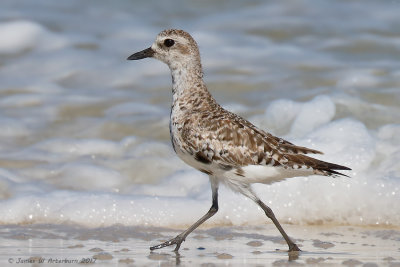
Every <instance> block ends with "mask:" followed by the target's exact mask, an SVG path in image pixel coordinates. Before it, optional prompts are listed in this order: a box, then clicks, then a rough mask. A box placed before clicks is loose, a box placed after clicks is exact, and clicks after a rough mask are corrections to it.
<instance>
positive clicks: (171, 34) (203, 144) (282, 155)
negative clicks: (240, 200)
mask: <svg viewBox="0 0 400 267" xmlns="http://www.w3.org/2000/svg"><path fill="white" fill-rule="evenodd" d="M147 57H152V58H156V59H159V60H161V61H163V62H164V63H166V64H167V65H168V66H169V68H170V70H171V74H172V97H173V103H172V108H171V120H170V125H169V126H170V134H171V141H172V146H173V148H174V150H175V152H176V154H178V156H179V157H180V158H181V159H182V160H183V161H184V162H186V163H187V164H189V165H190V166H192V167H194V168H196V169H198V170H199V171H201V172H203V173H206V174H208V176H209V179H210V183H211V189H212V205H211V208H210V210H209V211H208V212H207V213H206V214H205V215H204V216H203V217H201V218H200V219H199V220H198V221H197V222H196V223H195V224H193V225H192V226H190V227H189V228H188V229H187V230H186V231H184V232H182V233H181V234H179V235H178V236H176V237H175V238H172V239H171V240H169V241H166V242H164V243H162V244H160V245H157V246H153V247H150V249H151V250H154V249H159V248H163V247H166V246H170V245H176V247H175V251H178V250H179V248H180V246H181V244H182V242H183V241H184V240H185V238H186V237H187V236H188V235H189V234H190V233H191V232H192V231H193V230H194V229H196V228H197V227H198V226H199V225H201V224H202V223H203V222H205V221H206V220H207V219H209V218H210V217H211V216H213V215H214V214H215V213H216V212H217V211H218V185H219V183H222V184H225V185H226V186H228V187H229V188H231V189H232V190H234V191H236V192H240V193H242V194H243V195H245V196H247V197H249V198H250V199H252V200H253V201H254V202H255V203H257V204H258V205H259V206H260V207H261V208H262V209H263V210H264V212H265V214H266V215H267V216H268V218H270V219H271V220H272V222H273V223H274V224H275V226H276V227H277V228H278V230H279V232H280V233H281V234H282V236H283V238H284V239H285V240H286V243H287V244H288V246H289V251H300V249H299V248H298V246H297V245H296V244H295V243H294V242H293V241H292V240H291V239H290V238H289V236H288V235H287V234H286V232H285V231H284V230H283V228H282V226H281V225H280V223H279V222H278V220H277V219H276V217H275V215H274V213H273V212H272V210H271V209H270V208H269V207H268V206H267V205H265V204H264V203H263V202H262V201H261V200H260V199H259V198H258V197H257V196H256V194H255V193H254V192H253V190H252V189H251V184H252V183H266V184H271V183H274V182H278V181H281V180H283V179H286V178H290V177H296V176H309V175H313V174H318V175H325V176H337V175H343V176H346V175H344V174H341V173H339V172H337V171H336V170H350V168H348V167H345V166H341V165H337V164H333V163H329V162H324V161H321V160H318V159H314V158H311V157H309V156H306V155H305V154H308V153H311V154H322V153H321V152H320V151H317V150H314V149H309V148H306V147H301V146H296V145H294V144H292V143H290V142H288V141H286V140H283V139H281V138H278V137H275V136H273V135H272V134H270V133H268V132H265V131H263V130H261V129H259V128H258V127H256V126H254V125H253V124H251V123H250V122H249V121H247V120H245V119H243V118H241V117H239V116H238V115H236V114H234V113H232V112H229V111H227V110H225V109H224V108H222V107H221V106H220V105H219V104H218V103H217V102H216V100H215V99H214V98H213V97H212V96H211V94H210V93H209V91H208V90H207V87H206V85H205V83H204V81H203V70H202V66H201V61H200V53H199V49H198V47H197V43H196V42H195V40H194V39H193V38H192V37H191V36H190V34H188V33H186V32H184V31H182V30H175V29H171V30H165V31H162V32H161V33H159V34H158V35H157V38H156V40H155V42H154V43H153V45H152V46H151V47H149V48H147V49H145V50H143V51H140V52H137V53H135V54H133V55H131V56H130V57H128V59H129V60H137V59H143V58H147Z"/></svg>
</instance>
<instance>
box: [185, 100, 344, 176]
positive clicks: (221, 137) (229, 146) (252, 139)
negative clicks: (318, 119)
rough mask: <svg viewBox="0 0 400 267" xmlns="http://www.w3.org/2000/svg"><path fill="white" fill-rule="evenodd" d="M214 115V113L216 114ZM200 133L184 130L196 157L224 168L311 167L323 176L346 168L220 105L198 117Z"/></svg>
mask: <svg viewBox="0 0 400 267" xmlns="http://www.w3.org/2000/svg"><path fill="white" fill-rule="evenodd" d="M216 114H217V115H216ZM198 126H199V129H200V133H194V132H193V130H190V129H188V133H189V132H190V133H189V134H188V136H186V138H189V139H190V140H191V141H190V142H191V143H192V144H196V145H195V146H194V147H192V148H193V150H194V153H195V154H196V157H197V158H198V159H199V160H201V161H203V162H209V163H211V162H213V161H214V162H216V163H218V164H220V165H221V166H226V168H239V167H243V166H247V165H272V166H280V165H281V166H283V167H285V168H292V169H298V168H312V169H314V170H320V171H321V172H322V173H321V174H324V175H330V174H340V173H337V172H335V171H333V170H349V168H347V167H344V166H341V165H337V164H332V163H328V162H324V161H321V160H317V159H314V158H311V157H308V156H305V155H303V154H308V153H313V154H322V152H320V151H317V150H314V149H309V148H306V147H301V146H296V145H294V144H292V143H290V142H288V141H286V140H284V139H281V138H278V137H275V136H273V135H272V134H270V133H267V132H265V131H263V130H260V129H259V128H257V127H256V126H254V125H253V124H251V123H250V122H249V121H247V120H245V119H243V118H241V117H239V116H237V115H236V114H233V113H231V112H229V111H226V110H224V109H222V108H221V107H220V109H219V110H218V111H216V112H205V113H203V114H202V115H201V119H200V120H198Z"/></svg>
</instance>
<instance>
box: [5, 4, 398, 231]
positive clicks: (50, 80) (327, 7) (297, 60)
mask: <svg viewBox="0 0 400 267" xmlns="http://www.w3.org/2000/svg"><path fill="white" fill-rule="evenodd" d="M399 10H400V2H398V1H388V2H386V3H385V4H384V5H383V4H382V3H381V1H372V0H369V1H318V2H317V1H311V0H309V1H306V0H304V1H290V2H286V1H284V2H283V1H279V2H278V1H275V2H272V1H271V2H270V1H268V2H264V1H246V3H244V2H242V1H229V2H228V1H219V2H218V3H217V4H215V3H214V2H213V1H207V2H204V1H202V2H198V1H185V2H182V3H179V2H173V3H172V2H169V1H164V2H162V3H160V2H159V1H157V2H156V1H146V2H140V3H136V2H135V1H119V2H113V3H111V2H107V1H84V2H82V1H67V2H57V3H55V2H53V1H48V0H41V1H35V2H34V3H33V2H32V1H18V4H16V3H15V1H13V0H4V1H2V8H1V12H0V81H1V83H0V123H1V125H2V126H1V131H0V199H1V200H0V223H1V224H3V225H9V224H17V225H20V224H32V223H40V224H56V225H58V224H65V223H67V224H74V225H80V226H85V227H108V226H112V225H115V224H121V225H125V226H143V225H146V226H151V227H160V226H162V227H181V228H182V227H184V226H187V225H189V224H190V223H192V222H194V220H195V219H197V218H198V217H200V216H201V215H202V214H203V213H205V212H206V211H207V210H208V208H209V205H210V202H211V190H210V188H209V183H208V179H207V177H206V176H205V175H204V174H202V173H200V172H198V171H196V170H193V169H191V168H190V167H188V166H186V165H185V164H183V163H182V162H181V161H180V160H179V159H178V158H177V157H176V156H175V155H174V152H173V150H172V148H171V145H170V142H169V131H168V120H169V108H170V101H171V91H170V86H171V81H170V74H169V70H168V68H167V67H166V66H165V65H163V64H162V63H160V62H157V61H155V60H143V61H140V62H128V61H126V57H128V56H129V55H130V54H132V53H133V52H136V51H139V50H141V49H144V48H146V47H148V46H150V45H151V43H152V42H153V40H154V37H155V35H156V34H157V33H158V32H160V31H161V30H163V29H165V28H170V27H176V28H183V29H185V30H187V31H189V32H190V33H191V34H192V35H193V37H194V38H195V39H196V40H197V42H198V43H199V46H200V51H201V54H202V63H203V67H204V70H205V80H206V82H207V84H208V86H209V89H210V91H211V92H212V94H213V95H214V96H215V97H216V99H217V100H218V101H219V102H220V103H221V104H222V105H223V106H224V107H226V108H228V109H230V110H232V111H234V112H237V113H239V114H241V115H242V116H244V117H246V118H248V119H250V120H251V121H252V122H254V123H255V124H256V125H258V126H260V127H261V128H263V129H267V130H268V131H271V132H272V133H274V134H277V135H280V136H283V137H284V138H286V139H288V140H289V141H291V142H294V143H296V144H299V145H305V146H309V147H311V148H315V149H318V150H321V151H324V152H325V155H323V156H321V157H320V158H321V159H323V160H327V161H332V162H335V163H338V164H343V165H346V166H349V167H351V168H352V169H353V171H352V172H350V173H348V174H349V175H350V176H351V178H336V179H333V178H326V177H320V176H313V177H309V178H294V179H290V180H286V181H284V182H281V183H278V184H272V185H270V186H266V185H255V186H254V188H255V191H256V192H257V193H258V194H259V196H260V197H261V198H262V199H263V200H265V202H266V203H268V204H269V205H270V206H271V208H272V209H273V210H274V212H275V214H276V215H277V216H278V218H279V219H280V221H281V222H283V223H292V224H295V225H308V224H311V225H315V224H318V225H356V226H370V225H379V226H381V225H386V226H390V227H394V228H397V227H400V206H399V205H398V203H399V200H400V163H399V162H400V137H399V136H400V105H399V103H400V72H399V69H400V68H399V67H400V63H399V62H400V61H399V59H400V57H399V55H400V53H399V52H400V18H399V16H398V13H399ZM220 203H221V204H220V211H219V213H218V214H217V215H216V216H215V218H213V219H211V220H210V221H209V222H207V225H208V226H227V225H235V226H243V225H263V224H264V222H265V216H264V215H263V213H262V212H261V211H260V209H258V208H257V207H256V206H255V205H254V204H253V203H252V202H251V201H250V200H247V199H245V198H244V197H242V196H239V195H236V194H234V193H232V192H230V191H229V190H227V189H225V188H221V193H220Z"/></svg>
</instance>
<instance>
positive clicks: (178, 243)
mask: <svg viewBox="0 0 400 267" xmlns="http://www.w3.org/2000/svg"><path fill="white" fill-rule="evenodd" d="M210 181H211V189H212V205H211V208H210V210H209V211H208V212H207V213H206V214H205V215H204V216H203V217H201V218H200V219H199V220H198V221H197V222H196V223H194V224H193V225H192V226H190V227H189V228H188V229H187V230H186V231H184V232H182V233H180V234H179V235H177V236H176V237H174V238H172V239H171V240H168V241H166V242H164V243H162V244H159V245H157V246H153V247H150V250H155V249H160V248H163V247H167V246H171V245H176V247H175V249H174V251H178V250H179V248H180V246H181V244H182V242H183V241H185V238H186V237H187V236H188V235H189V234H190V233H191V232H193V230H195V229H196V228H197V227H199V226H200V225H201V224H202V223H203V222H205V221H207V220H208V219H209V218H211V217H212V216H213V215H214V214H215V213H217V211H218V183H217V181H216V180H214V179H212V178H211V177H210Z"/></svg>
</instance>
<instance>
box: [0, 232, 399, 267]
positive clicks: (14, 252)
mask: <svg viewBox="0 0 400 267" xmlns="http://www.w3.org/2000/svg"><path fill="white" fill-rule="evenodd" d="M285 229H287V232H288V233H289V235H290V236H291V237H292V238H293V239H294V240H295V242H296V243H297V244H298V245H299V247H300V249H301V250H302V251H301V252H300V253H298V254H297V253H288V252H287V246H286V244H285V242H284V240H283V239H282V238H281V237H280V235H279V232H277V230H276V229H275V227H274V226H273V225H272V224H266V225H260V226H255V227H248V226H224V227H212V228H207V229H205V228H202V229H199V230H196V231H195V232H194V233H192V234H191V235H189V237H188V238H187V239H186V241H185V242H184V243H182V246H181V249H180V251H179V253H175V252H173V251H172V250H173V249H174V247H167V248H164V249H161V250H155V251H150V250H149V247H150V246H152V245H156V244H158V243H160V242H163V241H165V240H168V239H169V238H172V237H174V236H176V235H177V234H179V233H180V231H178V230H174V229H167V228H155V227H128V226H121V225H116V226H111V227H104V228H93V229H88V228H83V227H79V226H76V225H45V224H42V225H23V226H21V225H8V226H4V225H3V226H0V233H1V238H0V239H1V244H3V245H2V246H1V247H0V255H1V256H0V263H2V264H10V265H11V264H51V265H52V266H57V265H60V266H61V265H62V264H96V265H99V264H100V266H110V265H115V264H123V265H129V264H134V265H135V266H145V265H154V264H155V263H157V264H159V265H178V264H179V265H183V266H185V265H195V266H196V265H202V264H213V265H217V266H218V265H230V266H231V265H232V266H240V265H245V264H246V265H247V264H250V265H257V264H262V265H266V264H272V265H274V266H279V265H287V264H289V263H290V264H292V263H293V264H297V265H308V264H317V265H332V264H334V265H345V266H356V265H360V266H362V265H366V266H379V265H381V264H386V265H388V266H400V231H399V229H398V227H395V229H394V228H388V227H380V228H378V227H358V226H335V227H333V226H295V225H285ZM24 261H25V262H24Z"/></svg>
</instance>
